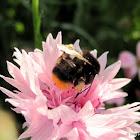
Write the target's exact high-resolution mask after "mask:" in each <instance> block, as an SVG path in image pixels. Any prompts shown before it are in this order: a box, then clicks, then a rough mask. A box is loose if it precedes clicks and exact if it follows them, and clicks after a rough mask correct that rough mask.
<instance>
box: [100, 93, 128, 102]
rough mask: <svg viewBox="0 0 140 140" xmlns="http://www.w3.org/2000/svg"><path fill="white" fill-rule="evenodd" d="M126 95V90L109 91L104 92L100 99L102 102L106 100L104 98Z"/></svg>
mask: <svg viewBox="0 0 140 140" xmlns="http://www.w3.org/2000/svg"><path fill="white" fill-rule="evenodd" d="M126 96H128V94H127V93H126V92H120V91H112V92H109V93H108V94H105V95H104V96H103V97H102V98H101V100H102V102H104V101H106V100H110V99H114V98H122V97H126Z"/></svg>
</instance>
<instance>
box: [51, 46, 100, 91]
mask: <svg viewBox="0 0 140 140" xmlns="http://www.w3.org/2000/svg"><path fill="white" fill-rule="evenodd" d="M57 46H58V48H59V49H60V50H61V51H62V55H61V56H60V57H59V58H58V60H57V63H56V65H55V67H54V68H53V71H52V80H53V82H54V83H55V84H56V86H57V87H58V88H60V89H61V90H68V89H69V88H70V87H71V86H73V88H75V90H76V91H80V90H81V89H82V88H83V86H84V85H87V84H91V83H92V81H93V79H94V77H95V75H96V74H98V73H99V71H100V64H99V62H98V61H97V59H96V58H94V57H93V56H92V54H90V52H88V51H83V53H82V54H81V53H79V52H77V51H76V50H75V49H74V47H73V45H71V44H70V45H62V44H61V45H59V44H58V45H57Z"/></svg>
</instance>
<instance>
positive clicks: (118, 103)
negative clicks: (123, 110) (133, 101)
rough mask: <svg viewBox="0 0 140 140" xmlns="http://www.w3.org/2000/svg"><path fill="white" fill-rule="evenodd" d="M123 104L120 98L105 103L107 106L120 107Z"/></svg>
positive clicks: (123, 100) (122, 99)
mask: <svg viewBox="0 0 140 140" xmlns="http://www.w3.org/2000/svg"><path fill="white" fill-rule="evenodd" d="M124 102H125V99H124V98H123V97H122V98H113V99H111V100H108V101H106V103H107V104H116V105H122V104H123V103H124Z"/></svg>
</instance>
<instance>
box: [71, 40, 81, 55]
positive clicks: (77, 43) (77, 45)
mask: <svg viewBox="0 0 140 140" xmlns="http://www.w3.org/2000/svg"><path fill="white" fill-rule="evenodd" d="M79 42H80V40H79V39H77V40H76V41H75V43H74V45H73V46H74V48H75V50H76V51H78V52H80V53H81V54H82V53H83V52H82V50H81V48H80V46H79Z"/></svg>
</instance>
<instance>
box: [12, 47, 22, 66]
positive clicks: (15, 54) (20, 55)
mask: <svg viewBox="0 0 140 140" xmlns="http://www.w3.org/2000/svg"><path fill="white" fill-rule="evenodd" d="M14 49H15V50H16V51H15V52H14V53H13V56H15V57H16V59H14V60H15V62H16V63H17V64H18V65H21V62H22V54H21V52H20V51H19V49H18V48H14Z"/></svg>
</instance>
